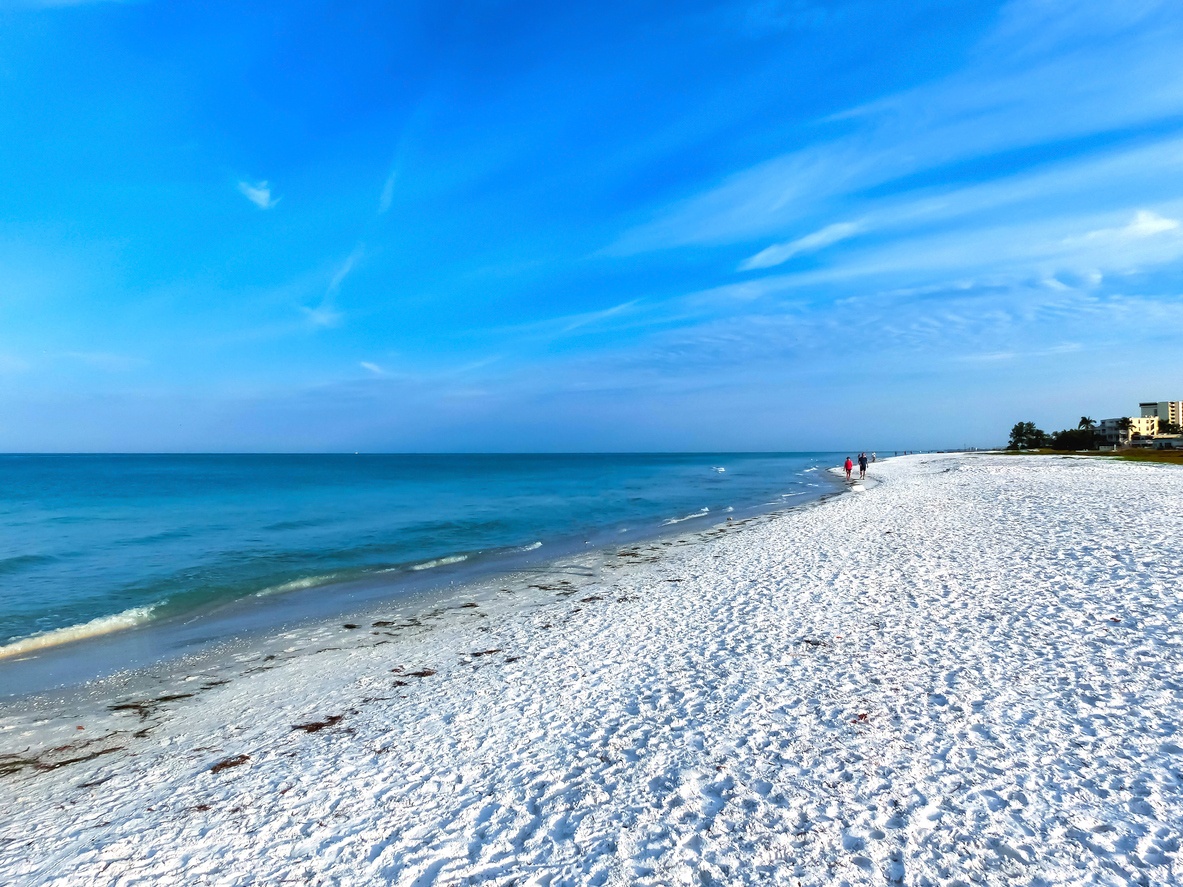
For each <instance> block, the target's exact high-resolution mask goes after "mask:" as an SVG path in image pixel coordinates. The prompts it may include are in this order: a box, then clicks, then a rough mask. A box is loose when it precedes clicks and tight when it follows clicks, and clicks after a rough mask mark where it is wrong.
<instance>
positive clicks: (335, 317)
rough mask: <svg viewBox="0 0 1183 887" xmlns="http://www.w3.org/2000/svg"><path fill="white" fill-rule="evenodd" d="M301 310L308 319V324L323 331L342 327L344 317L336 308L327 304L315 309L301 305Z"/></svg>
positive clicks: (323, 303) (324, 303)
mask: <svg viewBox="0 0 1183 887" xmlns="http://www.w3.org/2000/svg"><path fill="white" fill-rule="evenodd" d="M300 310H301V311H302V312H303V313H304V316H305V317H306V318H308V322H309V323H311V324H312V325H313V326H314V327H320V328H322V329H329V328H331V327H335V326H340V325H341V321H342V320H343V319H344V315H343V314H341V312H340V311H338V310H337V309H336V308H334V307H333V306H332V305H330V304H328V303H327V302H322V303H321V304H319V305H317V306H316V307H315V308H310V307H309V306H307V305H301V306H300Z"/></svg>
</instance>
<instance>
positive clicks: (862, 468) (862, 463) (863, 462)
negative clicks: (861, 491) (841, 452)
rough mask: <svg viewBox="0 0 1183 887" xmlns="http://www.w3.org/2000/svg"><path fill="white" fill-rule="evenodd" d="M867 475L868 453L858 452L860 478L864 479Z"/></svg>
mask: <svg viewBox="0 0 1183 887" xmlns="http://www.w3.org/2000/svg"><path fill="white" fill-rule="evenodd" d="M866 476H867V454H866V453H859V454H858V479H859V480H862V479H863V478H864V477H866Z"/></svg>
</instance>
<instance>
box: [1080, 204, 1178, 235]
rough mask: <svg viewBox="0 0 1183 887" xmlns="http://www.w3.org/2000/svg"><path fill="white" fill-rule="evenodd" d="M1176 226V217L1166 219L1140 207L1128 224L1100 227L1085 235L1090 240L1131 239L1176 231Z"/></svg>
mask: <svg viewBox="0 0 1183 887" xmlns="http://www.w3.org/2000/svg"><path fill="white" fill-rule="evenodd" d="M1178 228H1179V220H1178V219H1168V218H1166V217H1165V216H1160V215H1159V214H1158V213H1156V212H1153V211H1152V210H1148V209H1140V210H1138V211H1137V212H1136V213H1135V214H1134V219H1133V221H1131V222H1130V223H1129V224H1128V225H1125V226H1123V227H1121V228H1102V229H1100V230H1098V231H1090V232H1089V233H1088V234H1086V235H1085V237H1086V238H1088V239H1090V240H1095V239H1098V238H1101V239H1105V240H1112V239H1118V240H1131V239H1138V238H1142V237H1153V236H1154V235H1155V234H1163V233H1164V232H1167V231H1176V230H1178Z"/></svg>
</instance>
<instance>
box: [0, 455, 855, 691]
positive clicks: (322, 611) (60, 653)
mask: <svg viewBox="0 0 1183 887" xmlns="http://www.w3.org/2000/svg"><path fill="white" fill-rule="evenodd" d="M816 470H817V471H818V476H819V478H825V480H823V481H822V482H821V487H820V488H819V490H817V491H814V492H811V493H790V494H787V496H785V495H782V497H781V500H782V501H775V502H763V503H758V504H751V505H740V506H733V507H730V508H728V509H727V511H728V512H732V513H734V514H736V515H739V516H740V519H747V518H750V517H760V516H764V515H768V514H775V513H778V512H779V511H782V510H785V509H792V508H796V507H801V506H807V505H809V504H811V503H813V502H817V501H820V500H822V499H824V498H826V497H827V496H830V495H834V494H835V493H836V492H841V488H840V487H839V486H838V485H837V484H833V487H834V489H829V490H827V489H825V487H826V486H828V485H831V484H832V482H833V477H832V475H831V472H829V471H828V470H827V469H826V468H825V467H824V466H818V468H817V469H816ZM796 496H802V497H804V498H803V499H802V500H801V501H799V502H797V501H793V499H792V498H790V497H796ZM736 508H738V509H739V510H738V511H737V510H736ZM722 514H723V513H708V512H706V511H705V510H704V511H703V512H702V513H695V514H690V515H685V516H680V517H677V518H673V519H668V520H665V521H663V522H662V523H660V524H654V525H650V526H642V527H639V528H629V529H628V530H627V531H624V532H613V531H612V529H611V528H610V527H603V528H600V529H599V530H597V531H596V532H595V533H593V534H591V536H590V538H589V540H585V541H581V539H580V537H578V536H575V535H571V536H559V537H556V538H555V539H552V540H549V541H548V542H547V543H546V544H545V546H544V545H543V543H541V542H535V543H533V544H532V545H524V546H520V547H510V548H506V549H504V550H497V551H492V552H488V551H481V550H477V551H469V552H465V553H464V554H463V555H461V556H455V555H449V556H441V557H440V558H439V559H437V560H436V561H432V562H430V563H429V564H412V565H408V566H406V567H405V568H400V569H398V570H396V571H391V570H387V569H379V570H375V571H374V572H372V573H370V574H367V575H362V576H359V577H357V578H354V579H349V580H344V581H330V582H326V583H323V584H313V585H307V586H305V585H303V584H301V585H299V586H298V587H294V588H292V589H290V590H283V591H281V592H278V593H276V592H275V591H274V590H273V589H263V590H262V591H259V592H256V593H254V594H251V595H248V596H246V597H243V598H239V599H235V600H229V601H220V602H216V603H212V604H210V605H208V606H206V607H203V608H201V609H198V610H194V611H190V612H184V613H179V614H175V615H169V616H166V617H164V618H159V619H155V618H144V619H140V618H135V619H125V618H123V617H126V616H128V614H129V613H131V614H132V615H136V614H140V615H142V612H141V611H145V610H151V609H153V608H152V607H147V608H145V607H140V608H137V609H136V610H134V611H127V612H123V613H117V614H112V615H109V616H104V617H101V618H99V619H96V620H93V623H102V624H103V626H104V627H107V626H109V627H110V628H109V630H103V631H97V632H95V633H92V634H87V635H83V636H79V637H72V635H73V634H74V633H75V632H76V631H77V630H78V629H85V628H87V627H88V626H89V625H91V624H92V623H86V624H84V625H75V626H69V627H67V628H63V629H56V630H54V631H52V632H48V633H46V634H45V635H32V636H28V637H25V638H20V639H16V640H15V641H13V642H12V643H11V644H9V645H6V647H5V649H7V646H17V645H22V644H29V643H30V642H32V644H31V648H30V649H29V650H22V651H19V652H16V653H14V654H12V655H0V680H2V681H3V684H4V689H3V690H0V703H2V702H8V701H13V700H16V699H19V698H21V697H25V696H33V695H37V694H41V693H46V692H53V691H55V690H63V691H68V690H69V689H70V688H78V687H80V686H82V685H84V684H86V683H89V682H91V681H97V680H103V679H106V678H110V677H112V676H116V675H118V674H120V673H124V672H128V671H144V670H153V669H157V668H159V667H161V666H165V665H166V664H167V663H168V662H170V661H176V660H179V659H183V658H185V657H189V656H194V655H196V656H201V655H202V654H203V652H204V651H206V650H209V649H216V648H219V647H221V646H223V645H231V646H240V645H241V644H244V643H245V644H250V643H258V642H264V641H265V640H266V638H267V637H268V636H270V635H274V634H276V633H279V632H290V631H292V630H300V629H302V628H310V627H314V626H316V625H317V624H320V623H328V622H333V621H341V620H346V621H347V620H348V619H350V618H352V617H353V616H356V615H357V614H358V613H360V612H362V611H366V612H368V611H369V610H371V609H373V608H376V607H390V606H394V607H402V605H403V604H404V603H407V604H412V605H418V606H421V607H422V608H423V609H424V610H429V609H431V600H432V599H433V597H436V596H445V595H448V594H451V593H453V592H454V591H455V590H456V589H463V588H466V587H480V586H483V585H486V584H488V583H493V582H496V581H499V580H498V577H512V576H514V575H516V574H519V573H522V572H523V571H536V570H546V569H547V567H548V565H549V564H552V563H556V562H558V561H561V560H563V559H566V558H572V557H577V556H580V555H582V554H585V553H588V552H589V551H592V552H597V551H606V550H607V549H609V548H612V547H615V546H619V545H622V544H643V543H645V542H649V541H654V540H661V539H665V538H667V537H676V536H679V535H681V534H684V533H691V532H695V531H694V530H693V529H691V527H693V526H696V525H699V524H700V522H701V521H717V520H719V519H720V517H721V515H722ZM687 522H693V523H692V524H691V527H683V526H680V524H683V523H687ZM584 535H587V534H584ZM587 546H592V547H591V548H590V549H589V548H588V547H587ZM428 567H430V569H428ZM390 573H393V575H387V574H390ZM359 618H364V616H363V617H359ZM58 635H60V636H62V637H63V638H64V640H56V638H55V641H54V642H53V643H50V644H46V645H44V646H42V645H40V644H38V643H37V641H38V640H39V639H40V638H42V637H53V636H58Z"/></svg>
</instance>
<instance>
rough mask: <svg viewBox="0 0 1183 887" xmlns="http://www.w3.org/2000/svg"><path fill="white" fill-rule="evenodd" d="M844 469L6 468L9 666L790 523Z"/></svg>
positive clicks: (79, 464)
mask: <svg viewBox="0 0 1183 887" xmlns="http://www.w3.org/2000/svg"><path fill="white" fill-rule="evenodd" d="M836 458H837V457H836V456H834V455H827V454H821V453H804V454H784V455H763V454H760V455H755V454H713V455H700V454H694V455H486V456H480V455H477V456H473V455H424V456H414V455H310V456H298V455H281V456H267V455H248V456H231V455H210V456H171V455H170V456H142V455H128V456H105V455H104V456H84V455H78V456H34V455H28V456H26V455H7V456H0V656H3V657H5V658H9V659H11V658H13V657H16V656H27V655H30V654H33V655H36V654H37V653H38V651H42V650H45V649H48V648H50V647H57V646H61V645H64V644H71V643H76V642H79V641H84V640H85V639H86V638H89V637H93V636H97V635H103V634H110V633H113V632H116V631H121V630H125V629H128V628H132V627H137V626H144V625H151V624H152V623H154V622H165V621H168V620H169V619H170V618H171V619H174V620H175V619H176V618H181V617H192V616H195V615H199V614H201V613H202V612H204V611H207V610H210V609H214V608H217V607H218V606H220V605H225V604H227V603H229V602H233V601H240V600H243V599H247V598H255V599H259V600H263V599H266V601H267V604H266V606H269V607H273V608H276V610H277V611H282V609H283V608H284V606H285V595H287V594H289V593H290V592H294V591H302V590H307V589H313V590H315V592H316V593H317V594H319V595H321V596H326V597H331V596H332V595H334V594H335V593H336V590H337V589H338V588H340V587H341V586H342V584H343V583H350V582H354V581H356V580H359V579H366V578H370V579H373V580H376V581H381V582H384V583H387V584H388V585H389V591H390V594H392V595H397V594H398V590H399V587H400V581H402V580H404V579H409V578H411V577H416V578H418V579H419V580H420V584H422V583H421V580H422V578H423V577H424V576H426V575H430V574H427V573H425V572H424V571H428V570H435V569H440V568H444V569H443V570H441V575H442V573H443V572H446V570H447V568H449V565H455V564H464V565H465V567H466V569H469V570H470V571H473V570H475V571H477V572H479V571H480V570H481V569H488V570H495V569H496V568H497V567H498V565H499V564H501V563H503V562H505V561H506V559H507V558H509V557H510V556H515V555H516V556H519V557H520V555H521V554H522V553H523V552H536V553H537V556H538V557H540V558H542V557H544V556H545V555H547V554H549V553H552V552H553V553H556V554H558V553H562V552H564V551H570V550H572V548H573V546H576V545H583V544H587V543H591V544H611V543H613V542H615V541H618V540H620V539H625V538H632V537H635V536H644V535H655V534H658V533H660V532H662V531H663V530H665V529H674V528H677V529H688V528H693V527H694V526H695V525H696V523H698V524H703V525H705V522H707V521H709V520H711V519H714V520H722V519H724V518H725V517H726V516H731V515H739V514H745V513H750V512H751V511H753V510H755V509H763V510H769V509H770V508H774V507H778V506H784V505H791V504H795V503H797V502H803V501H807V500H809V499H810V498H816V497H817V496H818V495H820V494H821V493H823V492H825V491H827V490H828V489H829V488H830V487H829V485H828V482H827V480H826V479H825V478H824V477H823V476H821V473H820V472H819V471H818V468H819V466H822V467H824V466H828V465H831V464H836V461H835V460H836ZM304 593H307V592H304ZM0 661H2V660H0Z"/></svg>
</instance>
